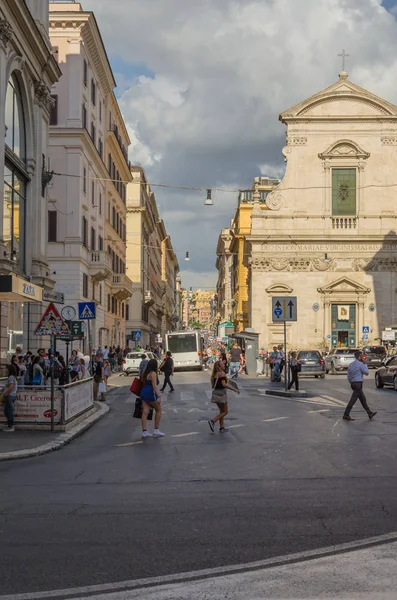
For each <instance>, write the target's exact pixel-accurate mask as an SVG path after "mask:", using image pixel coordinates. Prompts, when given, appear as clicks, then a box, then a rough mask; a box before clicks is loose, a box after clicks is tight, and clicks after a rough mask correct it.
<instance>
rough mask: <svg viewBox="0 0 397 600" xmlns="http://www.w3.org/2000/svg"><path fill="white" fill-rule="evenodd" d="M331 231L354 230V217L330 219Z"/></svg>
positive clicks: (355, 221) (355, 225)
mask: <svg viewBox="0 0 397 600" xmlns="http://www.w3.org/2000/svg"><path fill="white" fill-rule="evenodd" d="M331 219H332V229H356V227H357V219H356V217H332V218H331Z"/></svg>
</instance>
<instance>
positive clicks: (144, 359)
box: [139, 354, 149, 381]
mask: <svg viewBox="0 0 397 600" xmlns="http://www.w3.org/2000/svg"><path fill="white" fill-rule="evenodd" d="M148 362H149V360H148V357H147V356H146V354H142V356H141V362H140V363H139V378H140V380H141V381H142V377H143V374H144V372H145V369H146V367H147V365H148Z"/></svg>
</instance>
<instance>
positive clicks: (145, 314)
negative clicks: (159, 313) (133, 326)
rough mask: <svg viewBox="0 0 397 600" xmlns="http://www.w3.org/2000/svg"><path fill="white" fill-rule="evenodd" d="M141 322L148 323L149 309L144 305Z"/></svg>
mask: <svg viewBox="0 0 397 600" xmlns="http://www.w3.org/2000/svg"><path fill="white" fill-rule="evenodd" d="M142 321H143V322H144V323H149V309H148V307H147V306H144V305H142Z"/></svg>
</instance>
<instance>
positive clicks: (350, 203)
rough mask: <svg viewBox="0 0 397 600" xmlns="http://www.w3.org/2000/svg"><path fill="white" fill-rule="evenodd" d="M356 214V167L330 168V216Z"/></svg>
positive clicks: (350, 215)
mask: <svg viewBox="0 0 397 600" xmlns="http://www.w3.org/2000/svg"><path fill="white" fill-rule="evenodd" d="M355 215H356V169H332V216H334V217H343V216H349V217H352V216H355Z"/></svg>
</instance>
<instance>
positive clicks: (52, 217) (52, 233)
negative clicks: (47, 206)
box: [48, 210, 58, 242]
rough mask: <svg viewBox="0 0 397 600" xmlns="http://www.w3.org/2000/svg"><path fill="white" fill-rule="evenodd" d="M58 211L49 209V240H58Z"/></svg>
mask: <svg viewBox="0 0 397 600" xmlns="http://www.w3.org/2000/svg"><path fill="white" fill-rule="evenodd" d="M57 214H58V213H57V211H56V210H49V211H48V241H49V242H56V241H57Z"/></svg>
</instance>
